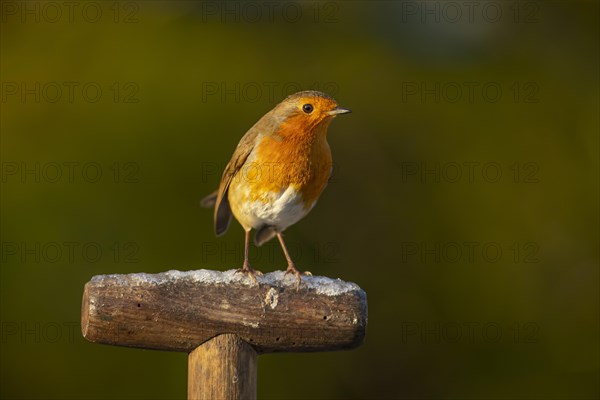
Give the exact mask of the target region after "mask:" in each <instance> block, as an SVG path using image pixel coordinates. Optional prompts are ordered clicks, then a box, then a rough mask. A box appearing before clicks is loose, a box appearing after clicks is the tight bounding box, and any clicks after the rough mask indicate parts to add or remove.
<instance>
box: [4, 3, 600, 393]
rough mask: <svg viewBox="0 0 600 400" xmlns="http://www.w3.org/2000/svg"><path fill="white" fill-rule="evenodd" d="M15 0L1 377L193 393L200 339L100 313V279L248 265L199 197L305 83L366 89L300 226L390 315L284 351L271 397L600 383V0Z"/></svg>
mask: <svg viewBox="0 0 600 400" xmlns="http://www.w3.org/2000/svg"><path fill="white" fill-rule="evenodd" d="M0 5H1V7H2V9H1V11H2V14H1V24H2V27H1V42H0V44H1V60H0V67H1V81H2V101H1V125H0V127H1V134H2V136H1V157H2V182H1V183H2V191H1V202H2V204H1V206H2V219H1V234H2V238H1V240H2V268H1V280H0V298H1V323H2V326H1V327H2V331H1V335H0V338H1V345H2V347H1V358H0V359H1V363H0V366H1V382H0V394H1V396H2V398H20V399H25V398H27V399H32V398H38V399H88V398H89V399H113V398H114V399H166V398H185V396H186V370H187V366H186V355H185V354H176V353H165V352H156V351H144V350H134V349H127V348H116V347H110V346H102V345H97V344H91V343H88V342H86V341H85V340H84V339H83V338H82V337H81V333H80V329H79V318H80V302H81V295H82V289H83V285H84V284H85V282H87V281H88V280H89V279H90V278H91V277H92V276H93V275H97V274H106V273H129V272H142V271H143V272H149V273H157V272H161V271H165V270H169V269H181V270H187V269H199V268H209V269H221V270H226V269H231V268H238V267H239V266H241V260H242V256H243V253H242V249H243V247H242V241H243V232H242V230H241V229H240V227H239V225H238V224H237V223H234V224H233V225H232V229H230V231H229V232H228V233H227V235H226V236H224V237H222V238H218V239H217V238H215V237H214V235H213V229H212V221H211V217H212V214H211V212H210V211H207V210H203V209H201V208H199V206H198V201H199V199H200V198H201V197H202V196H204V195H205V194H207V193H209V192H211V191H212V190H214V189H215V188H216V186H217V183H218V180H219V175H220V173H221V170H222V168H223V167H224V165H225V163H226V162H227V161H228V159H229V157H230V156H231V154H232V152H233V149H234V147H235V145H236V144H237V142H238V140H239V139H240V137H241V136H242V135H243V134H244V132H245V131H246V130H247V129H248V128H249V127H250V126H251V125H252V124H253V123H254V122H255V121H256V120H257V119H258V118H259V117H260V116H262V115H263V114H264V113H265V112H267V111H268V110H269V109H271V108H272V107H273V106H274V105H275V104H277V103H278V102H279V101H280V100H281V99H283V98H284V97H285V96H286V95H288V94H291V93H293V92H295V91H297V90H300V89H302V90H305V89H318V90H324V91H326V92H328V93H329V94H331V95H333V96H334V97H335V98H336V99H337V100H338V102H339V103H340V104H341V105H342V106H345V107H348V108H351V109H352V110H353V114H351V115H349V116H344V117H341V118H338V119H337V120H336V121H334V123H333V124H332V126H331V128H330V130H329V142H330V144H331V148H332V151H333V156H334V161H335V172H334V175H333V177H332V180H331V182H330V185H329V187H328V188H327V190H326V191H325V193H324V195H323V196H322V197H321V200H320V201H319V204H318V205H317V207H315V209H314V210H313V211H312V213H311V214H310V215H309V216H308V217H307V218H306V219H305V220H303V221H301V222H300V223H298V224H297V225H296V226H294V227H292V228H291V229H289V230H288V231H287V236H286V237H287V240H288V241H289V243H290V247H291V248H292V252H293V253H294V256H295V258H296V262H297V264H298V266H299V267H300V268H302V269H309V270H311V271H312V272H313V273H315V274H319V275H326V276H331V277H340V278H342V279H344V280H349V281H353V282H356V283H358V284H359V285H360V286H361V287H363V288H364V289H365V290H366V292H367V294H368V299H369V326H368V330H367V336H366V341H365V343H364V345H363V346H362V347H360V348H359V349H356V350H353V351H349V352H339V353H318V354H277V355H265V356H261V358H260V359H259V389H258V390H259V392H258V394H259V397H260V398H273V399H275V398H277V399H283V398H315V399H316V398H318V399H321V398H357V399H358V398H428V399H429V398H432V399H433V398H472V399H476V398H477V399H481V398H485V399H492V398H498V399H500V398H502V399H506V398H520V399H523V398H535V399H545V398H555V399H558V398H560V399H566V398H569V399H591V398H598V396H599V395H600V393H599V382H598V372H599V348H598V337H599V317H598V316H599V312H598V311H599V310H598V308H599V290H598V289H599V287H598V286H599V276H598V242H599V237H598V236H599V229H598V228H599V219H598V217H599V207H598V195H599V191H598V188H599V186H598V182H599V177H598V171H599V164H598V153H599V152H598V150H599V142H598V132H599V123H598V122H599V102H598V100H599V96H598V95H599V82H598V78H599V72H598V71H599V47H598V40H599V39H598V38H599V30H598V16H599V12H598V11H599V10H598V3H597V2H591V1H590V2H570V1H560V2H550V1H548V2H545V1H532V2H513V1H499V2H474V3H471V2H436V1H431V2H420V1H419V2H415V1H413V2H410V1H406V2H400V1H398V2H387V1H386V2H384V1H380V2H378V1H374V2H370V1H352V2H302V3H295V2H285V3H272V2H266V3H261V2H227V3H217V2H203V3H201V2H192V1H173V2H161V1H139V2H120V3H114V2H104V1H102V2H90V3H87V2H79V1H76V2H70V3H69V2H27V3H25V2H18V1H17V2H11V1H4V2H2V3H0ZM251 261H252V262H253V265H254V266H255V267H256V268H258V269H261V270H263V271H272V270H276V269H283V268H284V267H285V265H286V264H285V259H284V257H283V255H282V254H281V252H280V250H279V247H278V245H277V243H275V242H272V243H269V244H268V245H266V246H265V247H264V248H261V249H259V250H257V249H252V252H251Z"/></svg>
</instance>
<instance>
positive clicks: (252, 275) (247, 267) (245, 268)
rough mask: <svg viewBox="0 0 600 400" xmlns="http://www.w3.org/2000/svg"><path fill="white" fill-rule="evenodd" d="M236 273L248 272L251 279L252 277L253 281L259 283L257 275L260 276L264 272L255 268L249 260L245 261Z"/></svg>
mask: <svg viewBox="0 0 600 400" xmlns="http://www.w3.org/2000/svg"><path fill="white" fill-rule="evenodd" d="M235 273H236V274H237V273H241V274H248V276H249V277H250V279H252V281H253V282H254V283H255V284H256V285H258V280H257V279H256V275H258V276H262V274H263V273H262V272H260V271H259V270H257V269H254V268H252V267H251V266H250V263H248V262H244V266H243V267H242V268H240V269H238V270H236V271H235Z"/></svg>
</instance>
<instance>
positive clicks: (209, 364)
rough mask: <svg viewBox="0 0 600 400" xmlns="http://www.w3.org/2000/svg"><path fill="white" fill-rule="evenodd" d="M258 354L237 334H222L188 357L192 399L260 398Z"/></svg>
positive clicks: (189, 391) (189, 384)
mask: <svg viewBox="0 0 600 400" xmlns="http://www.w3.org/2000/svg"><path fill="white" fill-rule="evenodd" d="M256 358H257V354H256V351H254V349H253V348H252V346H250V345H249V344H248V343H246V342H244V341H243V340H242V339H240V338H239V337H238V336H237V335H233V334H229V333H226V334H222V335H219V336H216V337H214V338H212V339H210V340H209V341H207V342H205V343H203V344H202V345H200V346H199V347H197V348H196V349H195V350H193V351H192V352H191V353H190V354H189V356H188V399H190V400H213V399H222V400H247V399H250V400H254V399H256Z"/></svg>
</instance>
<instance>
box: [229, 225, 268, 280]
mask: <svg viewBox="0 0 600 400" xmlns="http://www.w3.org/2000/svg"><path fill="white" fill-rule="evenodd" d="M249 248H250V230H249V229H248V230H247V231H246V239H245V242H244V266H243V267H242V268H240V269H238V270H237V271H235V272H241V273H243V274H248V275H249V276H250V278H252V280H253V281H254V283H256V284H258V281H257V280H256V275H259V276H260V275H262V274H263V273H262V272H260V271H258V270H255V269H254V268H252V267H251V266H250V261H248V253H249V252H248V250H249Z"/></svg>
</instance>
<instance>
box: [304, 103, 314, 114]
mask: <svg viewBox="0 0 600 400" xmlns="http://www.w3.org/2000/svg"><path fill="white" fill-rule="evenodd" d="M312 110H313V106H312V104H305V105H303V106H302V111H304V112H305V113H307V114H310V113H311V112H312Z"/></svg>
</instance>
